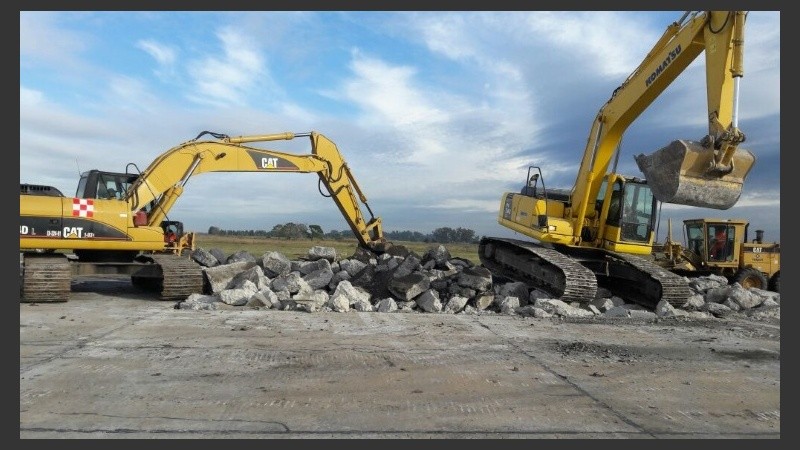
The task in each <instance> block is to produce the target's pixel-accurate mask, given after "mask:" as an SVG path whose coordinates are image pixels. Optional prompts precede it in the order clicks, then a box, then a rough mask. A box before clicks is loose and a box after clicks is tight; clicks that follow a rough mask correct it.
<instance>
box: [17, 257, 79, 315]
mask: <svg viewBox="0 0 800 450" xmlns="http://www.w3.org/2000/svg"><path fill="white" fill-rule="evenodd" d="M22 264H23V269H22V283H21V286H20V290H21V292H20V301H21V302H24V303H34V302H38V303H43V302H66V301H67V300H69V293H70V284H71V281H72V272H71V270H70V265H69V264H70V263H69V260H68V259H67V257H66V256H65V255H60V254H59V255H37V254H29V253H26V254H25V256H24V260H23V263H22Z"/></svg>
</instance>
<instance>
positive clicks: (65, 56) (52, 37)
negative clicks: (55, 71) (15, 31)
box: [19, 11, 89, 66]
mask: <svg viewBox="0 0 800 450" xmlns="http://www.w3.org/2000/svg"><path fill="white" fill-rule="evenodd" d="M61 17H62V16H61V15H59V14H58V13H52V12H46V11H20V13H19V57H20V65H24V64H27V63H29V62H30V61H31V60H34V61H38V62H44V63H47V64H55V65H62V66H63V65H67V66H71V65H73V64H74V63H75V58H76V57H77V56H78V55H79V54H80V53H81V52H83V51H84V50H86V49H87V43H86V40H87V39H89V38H88V37H87V36H86V35H85V34H83V33H81V32H77V31H72V30H70V29H67V28H65V27H62V26H61V24H60V22H59V20H60V18H61Z"/></svg>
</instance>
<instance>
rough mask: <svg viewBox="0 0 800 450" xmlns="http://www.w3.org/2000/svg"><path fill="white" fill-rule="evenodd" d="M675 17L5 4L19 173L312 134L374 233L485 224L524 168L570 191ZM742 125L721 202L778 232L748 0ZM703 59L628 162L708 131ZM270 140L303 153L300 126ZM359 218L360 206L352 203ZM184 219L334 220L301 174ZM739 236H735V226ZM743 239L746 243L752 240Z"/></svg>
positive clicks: (220, 189) (766, 66)
mask: <svg viewBox="0 0 800 450" xmlns="http://www.w3.org/2000/svg"><path fill="white" fill-rule="evenodd" d="M681 15H682V11H668V12H656V11H646V12H628V11H607V12H600V11H586V12H583V11H566V12H547V11H532V12H480V11H476V12H455V11H454V12H446V11H445V12H380V11H367V12H335V11H328V12H311V11H304V12H288V11H281V12H246V13H243V12H41V11H37V12H20V86H19V90H20V111H19V112H20V182H22V183H37V184H49V185H52V186H55V187H57V188H59V189H60V190H61V191H62V192H64V193H65V194H66V195H73V194H74V192H75V189H76V186H77V180H78V173H79V171H84V170H88V169H93V168H96V169H102V170H108V171H116V172H124V171H125V168H126V165H127V164H128V163H135V164H136V165H137V166H138V167H139V169H140V170H144V168H146V167H147V166H148V165H149V164H150V162H151V161H152V160H153V159H154V158H156V157H157V156H158V155H159V154H160V153H162V152H164V151H166V150H168V149H169V148H171V147H173V146H175V145H178V144H180V143H182V142H185V141H187V140H190V139H193V138H194V137H195V136H197V135H198V134H199V133H200V132H202V131H213V132H217V133H224V134H227V135H230V136H238V135H254V134H267V133H280V132H286V131H290V132H294V133H302V132H308V131H312V130H313V131H318V132H320V133H322V134H324V135H325V136H327V137H328V138H330V139H331V140H332V141H333V142H335V143H336V144H337V146H338V148H339V150H340V151H341V152H342V154H343V156H344V157H345V159H346V161H347V162H348V164H349V166H350V168H351V169H352V171H353V173H354V174H355V177H356V180H357V182H358V183H359V185H360V186H361V188H362V190H363V191H364V194H365V195H366V196H367V198H368V204H369V206H370V208H371V209H372V211H373V212H374V214H375V215H376V216H380V217H381V218H382V220H383V224H384V229H385V230H387V231H400V230H413V231H420V232H423V233H428V232H430V231H432V230H434V229H436V228H439V227H452V228H456V227H465V228H469V229H472V230H475V232H476V234H477V235H490V236H506V237H521V236H520V235H518V234H517V233H514V232H512V231H510V230H506V229H505V228H504V227H501V226H500V225H498V224H497V220H496V217H497V212H498V209H499V206H500V198H501V196H502V194H503V192H506V191H519V189H520V188H521V187H522V185H523V184H524V181H525V177H526V175H527V168H528V166H530V165H537V166H540V167H541V169H542V172H543V174H544V177H545V181H546V183H547V186H548V187H555V188H570V187H571V186H572V184H573V183H574V181H575V176H576V174H577V169H578V164H579V161H580V158H581V156H582V153H583V149H584V146H585V145H586V141H587V137H588V133H589V129H590V126H591V122H592V120H593V119H594V117H595V115H596V114H597V111H598V110H599V108H600V107H601V106H602V105H603V104H604V103H605V102H606V101H607V100H608V98H609V97H610V95H611V93H612V91H613V90H614V89H615V88H616V87H617V86H619V84H620V83H621V82H622V81H623V80H624V79H625V78H626V77H627V76H628V75H629V74H630V73H631V71H633V69H635V68H636V66H637V65H638V64H639V63H640V62H641V60H642V59H643V58H644V56H645V55H646V53H647V52H648V51H649V50H650V48H651V47H652V45H653V44H654V43H655V42H656V41H657V40H658V38H659V37H660V36H661V34H662V33H663V32H664V30H665V29H666V27H667V26H668V25H669V24H670V23H671V22H673V21H676V20H678V19H679V18H680V17H681ZM744 67H745V75H744V78H743V79H742V81H741V98H740V101H739V108H740V118H739V127H740V129H741V130H742V131H743V132H744V133H745V134H746V136H747V141H746V143H745V144H744V145H743V147H745V148H748V149H749V150H751V151H752V152H753V153H754V154H755V155H756V159H757V161H756V164H755V166H754V167H753V169H752V171H751V172H750V175H749V176H748V179H747V182H746V183H745V188H744V191H743V194H742V197H741V198H740V200H739V202H738V204H737V205H736V206H734V207H733V208H731V209H729V210H724V211H721V210H713V209H704V208H696V207H678V206H676V205H670V204H664V205H663V208H662V218H663V220H662V225H661V227H660V234H659V236H660V237H663V236H664V234H665V230H666V225H665V224H666V218H667V217H671V218H672V219H673V227H675V226H676V225H675V224H676V223H680V221H681V220H683V219H684V218H690V217H704V216H709V217H722V218H734V217H741V218H745V219H748V220H750V221H751V230H754V229H763V230H765V232H766V239H767V240H768V241H773V240H775V241H777V240H780V236H779V233H780V13H779V12H777V11H775V12H769V11H752V12H750V13H749V14H748V16H747V25H746V31H745V59H744ZM704 70H705V63H704V61H703V55H701V56H700V57H699V58H697V60H696V61H695V62H693V63H692V65H691V66H689V68H688V69H687V70H686V71H685V72H684V73H683V74H682V75H681V76H680V77H679V78H678V79H677V80H676V81H675V82H674V83H673V84H672V85H671V86H670V87H669V88H667V90H666V91H665V92H664V93H663V94H662V95H661V97H659V98H658V99H657V100H656V101H655V102H654V103H653V105H652V106H651V107H650V108H648V109H647V110H646V111H645V112H644V113H643V114H642V115H641V116H639V118H638V119H637V120H636V121H635V122H634V123H633V125H632V126H631V127H629V128H628V130H627V132H626V134H625V135H624V137H623V142H622V152H621V155H620V158H619V166H618V172H620V173H623V174H628V175H637V176H642V175H641V173H640V171H639V169H638V167H637V166H636V164H635V161H634V158H633V157H634V155H636V154H639V153H649V152H652V151H654V150H656V149H658V148H661V147H663V146H665V145H667V144H668V143H669V142H671V141H672V140H675V139H692V140H699V139H700V138H701V137H702V136H704V135H705V134H706V133H707V122H706V115H707V108H706V91H705V76H704ZM267 148H270V149H273V150H279V151H287V152H291V153H296V154H307V153H308V152H310V146H309V141H308V139H307V138H297V139H295V140H293V141H289V142H275V143H274V145H272V144H271V145H270V146H269V147H267ZM364 212H365V214H366V215H367V216H368V212H367V211H366V210H364ZM169 218H170V219H172V220H181V221H183V222H184V224H185V225H186V227H187V228H188V229H189V230H193V231H201V232H205V231H207V230H208V228H209V227H210V226H217V227H220V228H224V229H265V230H270V229H272V227H273V225H275V224H279V223H286V222H296V223H305V224H318V225H320V226H321V227H322V228H323V230H324V231H326V232H327V231H330V230H331V229H336V230H345V229H348V227H347V224H346V222H345V221H344V219H343V218H342V217H341V215H340V213H339V211H338V209H337V208H336V206H335V204H334V203H333V202H332V201H331V200H330V199H328V198H325V197H322V196H321V195H320V193H319V192H318V188H317V176H316V175H314V174H296V173H279V174H263V173H206V174H201V175H198V176H196V177H194V178H192V179H191V180H190V181H189V183H188V185H187V186H186V191H185V192H184V194H183V195H182V196H181V198H180V199H179V200H178V202H177V203H176V205H175V207H174V208H173V209H172V211H171V212H170V214H169ZM751 232H752V231H751ZM751 236H752V235H751Z"/></svg>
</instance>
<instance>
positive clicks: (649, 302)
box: [613, 253, 691, 308]
mask: <svg viewBox="0 0 800 450" xmlns="http://www.w3.org/2000/svg"><path fill="white" fill-rule="evenodd" d="M613 255H614V258H619V259H621V260H623V261H625V262H626V263H627V264H628V265H629V266H630V267H631V268H632V269H633V273H634V279H632V280H631V279H626V280H627V281H629V282H628V283H627V284H626V286H625V289H627V290H630V291H632V292H635V293H636V294H637V295H635V296H633V297H632V299H634V300H635V301H636V303H639V304H641V305H642V306H647V307H650V308H654V307H655V306H656V305H657V304H658V302H660V301H661V300H666V301H667V302H669V304H670V305H672V306H683V304H684V303H686V299H688V298H689V295H691V290H690V289H689V284H688V283H687V282H686V280H685V279H684V278H683V277H682V276H680V275H677V274H675V273H672V272H670V271H669V270H667V269H664V268H662V267H660V266H658V265H657V264H655V263H654V262H651V261H648V260H646V259H644V258H642V257H640V256H634V255H626V254H622V253H614V254H613ZM615 282H616V283H617V284H619V282H618V281H615Z"/></svg>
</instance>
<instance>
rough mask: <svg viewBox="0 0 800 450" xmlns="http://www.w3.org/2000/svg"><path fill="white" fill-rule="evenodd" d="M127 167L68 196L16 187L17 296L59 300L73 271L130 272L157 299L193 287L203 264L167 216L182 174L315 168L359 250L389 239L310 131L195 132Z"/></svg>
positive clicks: (325, 142)
mask: <svg viewBox="0 0 800 450" xmlns="http://www.w3.org/2000/svg"><path fill="white" fill-rule="evenodd" d="M207 135H208V136H210V137H211V138H206V139H203V140H201V138H203V137H204V136H207ZM297 137H309V138H310V141H311V152H310V153H309V154H304V155H295V154H291V153H285V152H280V151H275V150H270V149H263V148H258V147H254V146H251V145H245V144H249V143H264V142H269V141H278V140H292V139H295V138H297ZM131 170H133V171H134V172H130V171H131ZM136 172H138V168H136V165H135V164H133V163H130V164H128V167H127V168H126V172H125V173H116V172H102V171H98V170H91V171H88V172H84V173H83V174H82V175H81V179H80V181H79V183H78V189H77V192H76V194H75V196H74V197H67V196H64V195H63V194H61V192H60V191H58V190H57V189H55V188H53V187H50V186H39V185H32V184H21V185H20V198H19V203H20V229H19V238H20V239H19V247H20V259H21V265H22V267H21V276H22V281H21V286H20V297H21V301H22V302H64V301H67V299H68V297H69V292H70V287H71V281H72V277H73V276H74V275H77V274H110V273H113V274H126V275H127V274H130V275H131V281H132V282H133V283H134V284H135V285H138V286H142V287H150V288H155V289H156V290H157V291H158V292H159V295H160V298H161V299H163V300H175V299H183V298H186V296H188V295H189V294H191V293H195V292H202V289H203V274H202V270H201V268H200V266H199V265H198V264H196V263H195V262H194V261H192V260H191V259H190V258H188V257H187V253H188V252H186V251H185V250H187V249H192V248H193V247H194V240H193V234H192V233H184V232H183V226H182V224H181V223H180V222H179V221H172V220H167V213H168V212H169V211H170V209H171V208H172V207H173V205H174V204H175V202H176V200H178V198H179V197H180V196H181V194H182V193H183V191H184V186H185V185H186V183H187V182H188V181H189V179H190V178H191V177H192V176H194V175H198V174H201V173H204V172H261V173H278V172H290V173H291V172H299V173H316V174H317V175H318V176H319V183H320V184H321V185H324V186H325V189H326V190H327V193H325V192H323V190H322V187H321V186H320V189H319V190H320V193H321V194H322V195H324V196H326V197H330V198H332V199H333V201H334V202H335V203H336V205H337V207H338V208H339V211H340V212H341V213H342V215H343V216H344V218H345V220H346V221H347V223H348V224H349V226H350V228H351V230H352V231H353V233H354V234H355V235H356V237H357V239H358V242H359V245H360V246H361V247H363V248H365V249H367V250H370V251H373V252H376V253H380V252H383V251H385V250H386V249H387V248H388V246H389V245H390V244H389V243H388V242H386V240H385V238H384V236H383V227H382V223H381V219H380V217H375V216H374V215H373V213H372V210H371V209H370V207H369V205H368V204H367V198H366V196H365V195H364V194H363V192H362V191H361V188H360V187H359V186H358V184H357V183H356V181H355V178H354V177H353V174H352V172H351V171H350V168H349V167H348V165H347V163H346V162H345V160H344V158H343V157H342V155H341V153H340V152H339V150H338V148H337V147H336V145H335V144H334V143H333V142H332V141H331V140H329V139H328V138H327V137H325V136H323V135H322V134H320V133H317V132H315V131H312V132H308V133H297V134H296V133H290V132H286V133H278V134H265V135H255V136H239V137H230V136H227V135H224V134H220V133H212V132H208V131H204V132H202V133H200V134H199V135H198V136H197V137H196V138H194V139H192V140H190V141H187V142H184V143H182V144H180V145H178V146H176V147H173V148H171V149H169V150H167V151H166V152H164V153H162V154H161V155H159V156H158V157H157V158H156V159H155V160H154V161H153V162H152V163H151V164H150V165H149V167H147V169H146V170H144V171H143V172H141V173H136ZM359 202H360V203H359ZM362 203H363V205H364V206H365V207H366V208H367V210H368V211H369V214H370V218H369V219H367V218H366V217H365V216H364V214H363V213H362V211H361V206H360V205H361V204H362ZM56 250H67V251H70V252H72V253H71V254H67V253H62V252H57V251H56Z"/></svg>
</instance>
